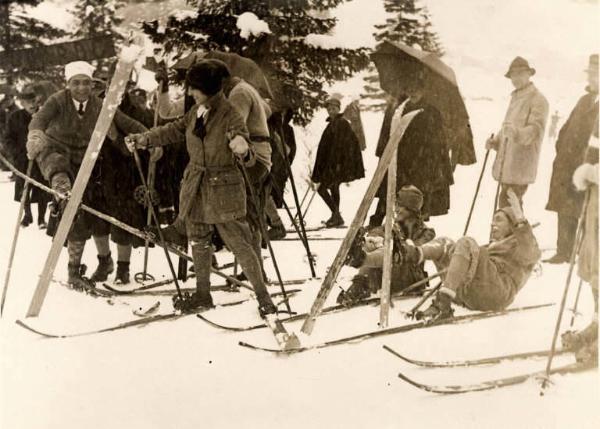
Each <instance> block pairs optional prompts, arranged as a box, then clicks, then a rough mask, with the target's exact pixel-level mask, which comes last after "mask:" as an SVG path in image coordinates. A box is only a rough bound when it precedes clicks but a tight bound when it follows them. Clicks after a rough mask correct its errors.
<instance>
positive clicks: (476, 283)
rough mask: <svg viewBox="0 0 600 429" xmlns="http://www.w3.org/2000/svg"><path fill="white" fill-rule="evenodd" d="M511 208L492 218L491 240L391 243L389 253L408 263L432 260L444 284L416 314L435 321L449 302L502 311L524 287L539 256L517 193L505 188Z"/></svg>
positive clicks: (445, 313)
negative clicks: (421, 243)
mask: <svg viewBox="0 0 600 429" xmlns="http://www.w3.org/2000/svg"><path fill="white" fill-rule="evenodd" d="M507 198H508V200H509V203H510V206H505V207H503V208H501V209H499V210H498V211H496V213H494V218H493V220H492V239H491V242H490V244H489V245H483V246H480V245H479V244H477V242H476V241H475V240H474V239H473V238H471V237H462V238H460V239H459V240H458V241H456V242H455V241H453V240H451V239H449V238H446V237H440V238H436V239H434V240H432V241H430V242H429V243H426V244H423V245H421V246H414V245H412V244H410V243H408V242H406V241H398V240H395V241H394V252H395V253H396V255H398V256H396V257H397V258H398V259H399V260H401V261H403V262H405V263H407V264H421V263H423V262H424V261H426V260H431V261H433V262H434V263H435V265H436V268H437V269H438V271H441V270H442V269H447V271H446V273H445V274H444V275H443V276H442V279H443V286H442V287H441V288H440V290H439V292H438V293H437V295H436V296H435V298H434V299H433V302H432V304H431V306H430V307H429V308H428V309H427V310H425V311H423V312H420V313H419V314H417V317H418V318H420V319H426V320H435V319H441V318H447V317H451V316H452V315H453V314H454V310H453V309H452V305H451V303H452V302H455V303H457V304H459V305H462V306H465V307H467V308H469V309H471V310H480V311H487V310H502V309H505V308H506V307H508V306H509V305H510V304H511V303H512V302H513V300H514V298H515V296H516V294H517V293H518V292H519V291H520V290H521V288H523V286H524V285H525V283H527V280H528V279H529V277H530V276H531V273H532V272H533V269H534V267H535V265H536V264H537V262H538V261H539V259H540V256H541V252H540V249H539V247H538V243H537V240H536V238H535V236H534V235H533V231H532V228H531V226H530V225H529V223H528V222H527V220H526V219H525V217H524V216H523V211H522V210H521V205H520V202H519V199H518V197H517V196H516V194H515V193H514V192H513V191H512V190H508V197H507Z"/></svg>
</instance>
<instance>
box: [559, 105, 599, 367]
mask: <svg viewBox="0 0 600 429" xmlns="http://www.w3.org/2000/svg"><path fill="white" fill-rule="evenodd" d="M598 147H599V142H598V112H597V111H596V127H595V130H594V132H593V134H592V138H591V139H590V145H589V146H588V148H587V153H586V155H585V161H584V163H583V164H582V165H580V166H579V167H578V168H577V170H575V173H574V174H573V184H574V185H575V187H576V188H577V189H578V190H580V191H584V190H587V191H588V192H589V197H588V198H589V199H588V203H587V207H586V212H585V218H584V226H583V238H582V241H581V247H580V250H579V259H578V261H577V265H578V274H579V277H580V278H581V279H582V280H584V281H585V282H587V283H589V284H590V286H591V287H592V296H593V297H594V317H593V319H592V322H591V323H590V324H589V325H588V326H587V327H586V328H585V329H583V330H581V331H579V332H572V331H567V332H565V333H564V334H563V335H562V344H563V347H564V348H566V349H568V350H572V351H574V352H575V357H576V358H577V360H578V361H580V362H588V363H592V364H594V365H596V366H598Z"/></svg>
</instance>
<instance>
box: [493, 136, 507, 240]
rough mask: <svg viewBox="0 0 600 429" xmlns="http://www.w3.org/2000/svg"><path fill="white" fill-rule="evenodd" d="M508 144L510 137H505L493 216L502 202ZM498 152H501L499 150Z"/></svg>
mask: <svg viewBox="0 0 600 429" xmlns="http://www.w3.org/2000/svg"><path fill="white" fill-rule="evenodd" d="M507 146H508V139H504V146H502V148H504V150H503V152H502V160H501V161H500V174H499V177H498V186H497V187H496V196H495V197H494V212H493V213H492V216H493V215H494V213H496V210H498V204H499V203H500V188H501V187H502V179H503V178H504V161H506V150H507ZM498 154H500V152H498ZM491 238H492V231H490V239H491Z"/></svg>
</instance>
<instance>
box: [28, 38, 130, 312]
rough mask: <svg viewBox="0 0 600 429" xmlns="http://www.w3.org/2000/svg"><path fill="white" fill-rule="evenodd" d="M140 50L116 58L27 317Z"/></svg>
mask: <svg viewBox="0 0 600 429" xmlns="http://www.w3.org/2000/svg"><path fill="white" fill-rule="evenodd" d="M134 50H137V55H133V52H134ZM139 53H141V48H139V47H136V46H130V47H126V48H124V54H123V53H122V54H121V56H120V58H119V62H118V63H117V68H116V70H115V73H114V75H113V78H112V80H111V82H110V87H109V89H108V92H107V93H106V97H105V98H104V102H103V103H102V110H101V111H100V115H99V116H98V121H97V122H96V127H95V128H94V132H93V134H92V138H91V140H90V142H89V144H88V147H87V150H86V152H85V155H84V158H83V161H82V163H81V166H80V167H79V171H78V173H77V178H76V179H75V183H74V184H73V189H72V191H71V195H70V198H69V200H68V203H67V206H66V208H65V210H64V212H63V215H62V219H61V221H60V224H59V225H58V230H57V231H56V234H55V236H54V239H53V241H52V247H51V248H50V252H49V253H48V257H47V258H46V263H45V264H44V268H43V270H42V274H41V275H40V280H39V282H38V284H37V287H36V290H35V293H34V295H33V298H32V299H31V303H30V305H29V309H28V310H27V317H37V316H38V315H39V314H40V310H41V309H42V305H43V303H44V298H45V297H46V293H47V292H48V287H49V285H50V281H51V280H52V274H53V273H54V269H55V268H56V264H57V263H58V258H59V256H60V252H61V250H62V248H63V244H64V242H65V240H66V239H67V236H68V234H69V230H70V229H71V225H72V223H73V220H74V219H75V215H76V214H77V211H78V210H79V204H80V203H81V200H82V198H83V193H84V192H85V188H86V186H87V183H88V180H89V178H90V175H91V174H92V169H93V168H94V165H95V164H96V159H97V158H98V154H99V152H100V149H102V143H103V142H104V139H105V138H106V134H107V132H108V129H109V127H110V124H111V123H112V121H113V118H114V116H115V112H116V111H117V108H118V107H119V104H120V102H121V98H122V96H123V93H124V92H125V88H126V86H127V82H128V81H129V75H130V74H131V71H132V69H133V65H134V63H135V61H136V59H137V56H138V55H139Z"/></svg>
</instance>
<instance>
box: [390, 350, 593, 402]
mask: <svg viewBox="0 0 600 429" xmlns="http://www.w3.org/2000/svg"><path fill="white" fill-rule="evenodd" d="M383 348H384V349H385V350H387V351H388V352H390V353H391V354H393V355H394V356H396V357H398V358H400V359H402V360H403V361H405V362H407V363H410V364H412V365H415V366H418V367H424V368H456V367H472V366H481V365H496V364H499V363H502V362H509V361H516V360H524V359H536V358H547V357H548V356H549V355H550V350H538V351H531V352H525V353H513V354H507V355H501V356H493V357H485V358H481V359H473V360H458V361H440V362H432V361H422V360H416V359H412V358H409V357H407V356H404V355H402V354H400V353H399V352H397V351H395V350H393V349H392V348H391V347H388V346H383ZM568 352H569V351H568V350H564V349H561V350H556V351H555V355H560V354H565V353H568ZM593 368H595V366H594V365H591V364H587V363H583V362H575V363H570V364H566V365H562V366H559V367H556V368H552V369H551V370H550V375H553V374H569V373H577V372H583V371H588V370H591V369H593ZM398 377H399V378H400V379H401V380H403V381H405V382H407V383H409V384H411V385H413V386H415V387H416V388H418V389H421V390H425V391H427V392H432V393H441V394H456V393H467V392H481V391H484V390H492V389H498V388H501V387H507V386H514V385H516V384H521V383H525V382H527V381H528V380H532V379H536V378H545V377H546V371H545V370H542V371H534V372H528V373H525V374H519V375H516V376H510V377H503V378H497V379H494V380H485V381H481V382H479V383H474V384H455V385H432V384H425V383H421V382H418V381H415V380H413V379H412V378H409V377H408V376H407V375H406V374H404V373H399V374H398Z"/></svg>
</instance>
